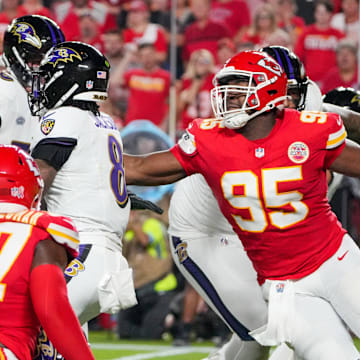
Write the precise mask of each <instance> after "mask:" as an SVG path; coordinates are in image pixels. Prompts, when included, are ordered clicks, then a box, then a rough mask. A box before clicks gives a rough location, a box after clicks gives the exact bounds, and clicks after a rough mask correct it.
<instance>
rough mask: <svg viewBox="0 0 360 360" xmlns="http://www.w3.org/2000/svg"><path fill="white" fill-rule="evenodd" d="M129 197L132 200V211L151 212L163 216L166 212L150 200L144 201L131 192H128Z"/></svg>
mask: <svg viewBox="0 0 360 360" xmlns="http://www.w3.org/2000/svg"><path fill="white" fill-rule="evenodd" d="M128 196H129V199H130V204H131V210H151V211H153V212H155V213H157V214H162V213H163V212H164V210H163V209H162V208H161V207H160V206H157V205H156V204H155V203H153V202H152V201H150V200H145V199H142V198H141V197H139V196H137V195H136V194H134V193H132V192H131V191H128Z"/></svg>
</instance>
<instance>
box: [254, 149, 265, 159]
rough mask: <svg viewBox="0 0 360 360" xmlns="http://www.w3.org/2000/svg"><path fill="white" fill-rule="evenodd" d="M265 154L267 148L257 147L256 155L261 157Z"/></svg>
mask: <svg viewBox="0 0 360 360" xmlns="http://www.w3.org/2000/svg"><path fill="white" fill-rule="evenodd" d="M264 155H265V149H264V148H262V147H258V148H256V149H255V156H256V157H257V158H259V159H260V158H262V157H264Z"/></svg>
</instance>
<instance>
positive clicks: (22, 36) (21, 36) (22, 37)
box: [11, 22, 42, 49]
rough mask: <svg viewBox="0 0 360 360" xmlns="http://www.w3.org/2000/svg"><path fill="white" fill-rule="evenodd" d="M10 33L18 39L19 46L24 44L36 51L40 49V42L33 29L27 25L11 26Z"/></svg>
mask: <svg viewBox="0 0 360 360" xmlns="http://www.w3.org/2000/svg"><path fill="white" fill-rule="evenodd" d="M11 32H12V33H13V34H14V35H16V36H17V37H18V41H19V44H20V43H21V42H25V43H27V44H30V45H32V46H34V47H36V48H38V49H40V48H41V46H42V44H41V40H40V38H39V37H38V36H37V35H36V31H35V29H34V28H33V27H32V26H31V25H30V24H28V23H25V22H19V23H17V24H15V25H14V26H13V28H12V29H11Z"/></svg>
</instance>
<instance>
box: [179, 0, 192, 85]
mask: <svg viewBox="0 0 360 360" xmlns="http://www.w3.org/2000/svg"><path fill="white" fill-rule="evenodd" d="M175 17H176V26H177V34H176V45H177V46H176V78H177V79H180V77H181V75H182V74H183V72H184V64H183V55H182V52H183V45H184V32H185V29H186V27H187V26H188V25H189V24H191V23H192V22H193V21H194V20H195V17H194V15H193V13H192V12H191V9H190V6H189V0H179V1H177V2H176V11H175Z"/></svg>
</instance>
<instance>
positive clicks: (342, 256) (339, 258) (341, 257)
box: [338, 250, 349, 261]
mask: <svg viewBox="0 0 360 360" xmlns="http://www.w3.org/2000/svg"><path fill="white" fill-rule="evenodd" d="M348 252H349V250H348V251H345V253H344V254H343V255H341V256H338V260H339V261H341V260H342V259H343V258H344V257H345V255H346V254H347V253H348Z"/></svg>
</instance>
